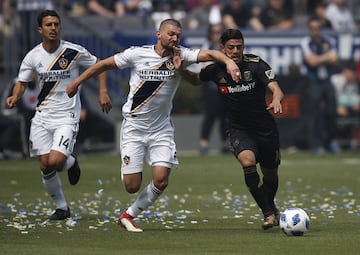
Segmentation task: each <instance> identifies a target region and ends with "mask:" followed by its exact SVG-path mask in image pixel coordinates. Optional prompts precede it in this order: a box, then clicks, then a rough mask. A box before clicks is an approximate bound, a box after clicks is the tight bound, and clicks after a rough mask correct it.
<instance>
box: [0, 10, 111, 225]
mask: <svg viewBox="0 0 360 255" xmlns="http://www.w3.org/2000/svg"><path fill="white" fill-rule="evenodd" d="M37 21H38V32H39V33H40V35H41V36H42V43H40V44H38V45H37V46H35V47H34V48H33V49H32V50H30V51H29V52H28V53H27V54H26V56H25V58H24V59H23V61H22V63H21V66H20V70H19V74H18V82H17V83H16V84H15V86H14V89H13V93H12V95H11V96H10V97H8V98H7V100H6V102H7V105H8V107H9V108H12V107H14V106H15V105H16V102H17V101H18V100H19V99H20V97H21V96H22V95H23V94H24V91H25V89H26V87H27V85H28V84H29V83H30V82H31V80H32V75H33V73H34V72H35V73H36V75H37V77H38V79H39V82H38V83H39V84H40V86H41V88H40V93H39V95H38V104H37V107H36V113H35V115H34V117H33V119H32V121H31V127H30V137H29V141H30V142H29V144H30V156H31V157H34V156H38V158H39V161H40V169H41V173H42V180H43V184H44V186H45V189H46V191H47V192H48V193H49V195H50V197H51V198H52V199H53V200H54V202H55V205H56V210H55V211H54V213H53V214H52V215H51V216H50V217H49V219H50V220H64V219H67V218H69V217H70V208H69V207H68V204H67V202H66V200H65V197H64V194H63V191H62V185H61V180H60V178H59V176H58V175H57V172H61V171H67V172H68V179H69V182H70V184H71V185H75V184H77V183H78V181H79V178H80V167H79V165H78V162H77V159H76V157H75V156H74V155H73V154H72V151H73V147H74V143H75V141H76V135H77V133H78V126H79V115H80V110H81V102H80V97H79V94H78V93H77V94H76V96H75V97H73V98H69V97H68V96H67V94H66V91H65V90H66V86H67V85H68V84H69V83H70V82H71V81H72V80H73V79H75V78H76V77H77V76H78V75H79V66H83V67H85V68H87V67H89V66H91V65H94V64H95V63H96V62H97V58H96V57H95V56H93V55H91V54H90V53H89V52H88V51H87V50H86V49H85V48H83V47H81V46H80V45H76V44H72V43H70V42H67V41H63V40H61V39H60V34H61V21H60V17H59V15H58V14H57V13H56V12H55V11H52V10H46V11H43V12H41V13H40V14H39V15H38V18H37ZM99 83H100V85H99V103H100V105H101V107H102V110H103V112H108V111H109V110H110V109H111V107H112V106H111V101H110V98H109V96H108V94H107V87H106V75H105V74H103V75H101V76H99Z"/></svg>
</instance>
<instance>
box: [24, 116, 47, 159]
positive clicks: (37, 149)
mask: <svg viewBox="0 0 360 255" xmlns="http://www.w3.org/2000/svg"><path fill="white" fill-rule="evenodd" d="M52 143H53V130H51V129H49V128H48V127H46V126H45V125H43V124H40V123H37V122H34V121H32V123H31V126H30V135H29V152H30V157H35V156H40V155H44V154H49V153H50V150H51V146H52Z"/></svg>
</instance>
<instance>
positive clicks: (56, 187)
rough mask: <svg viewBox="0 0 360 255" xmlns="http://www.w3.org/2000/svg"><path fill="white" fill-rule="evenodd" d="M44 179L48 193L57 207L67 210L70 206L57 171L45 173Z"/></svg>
mask: <svg viewBox="0 0 360 255" xmlns="http://www.w3.org/2000/svg"><path fill="white" fill-rule="evenodd" d="M42 181H43V184H44V187H45V189H46V191H47V193H48V194H49V195H50V197H51V198H52V199H53V200H54V202H55V205H56V209H63V210H67V208H68V206H67V203H66V200H65V197H64V193H63V191H62V185H61V180H60V178H59V176H58V175H57V174H56V172H55V171H54V172H51V173H50V174H47V175H43V176H42Z"/></svg>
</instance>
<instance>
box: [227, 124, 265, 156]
mask: <svg viewBox="0 0 360 255" xmlns="http://www.w3.org/2000/svg"><path fill="white" fill-rule="evenodd" d="M229 140H230V145H231V150H232V152H233V154H234V156H235V157H236V158H238V156H239V154H240V152H242V151H248V150H249V151H252V152H253V154H254V155H255V156H256V155H257V153H258V146H257V143H256V140H255V139H254V137H253V136H252V135H250V134H249V133H248V132H247V131H244V130H237V129H230V130H229Z"/></svg>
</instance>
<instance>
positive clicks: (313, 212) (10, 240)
mask: <svg viewBox="0 0 360 255" xmlns="http://www.w3.org/2000/svg"><path fill="white" fill-rule="evenodd" d="M179 160H180V166H179V168H178V169H173V171H172V173H171V176H170V183H169V187H168V188H167V190H166V192H165V193H164V194H163V195H162V196H161V197H160V199H159V200H158V201H157V202H156V203H155V204H154V206H152V207H150V208H149V209H148V210H147V211H145V212H144V213H143V214H141V215H140V216H139V218H138V226H139V227H141V228H143V229H144V232H143V233H129V232H127V231H125V230H124V229H122V228H119V227H118V226H117V225H116V219H117V217H118V216H119V214H120V211H121V210H124V209H125V208H126V207H127V206H128V205H129V203H130V202H131V201H133V200H134V199H135V195H129V194H127V193H126V192H125V191H124V189H123V187H122V184H121V181H120V170H119V168H120V158H119V156H118V155H113V154H111V153H109V154H85V155H84V156H81V157H80V158H79V163H80V166H81V168H82V176H81V179H80V182H79V184H78V185H76V186H71V185H70V184H68V181H67V174H66V173H61V174H60V176H61V179H62V183H63V189H64V193H65V196H66V198H67V200H68V202H69V204H70V206H71V209H72V214H73V221H69V222H66V221H61V222H50V223H49V222H46V221H45V220H46V218H47V217H48V215H49V214H50V213H51V211H52V210H53V209H54V205H53V203H52V201H51V199H50V198H49V197H48V196H47V194H46V193H45V190H44V188H43V186H42V183H41V178H40V173H39V168H38V162H37V161H36V160H28V159H26V160H14V161H9V160H7V161H0V174H1V178H0V254H3V255H7V254H14V255H15V254H16V255H22V254H36V255H43V254H44V255H45V254H46V255H47V254H51V255H58V254H59V255H78V254H79V255H82V254H84V255H92V254H106V255H112V254H137V255H141V254H156V255H161V254H182V255H183V254H186V255H193V254H195V255H196V254H214V255H215V254H249V255H256V254H261V255H264V254H266V255H272V254H276V255H282V254H286V255H288V254H292V255H294V254H295V255H296V254H301V255H303V254H311V255H313V254H316V255H319V254H328V255H332V254H344V255H345V254H346V255H355V254H360V202H359V200H360V155H359V154H353V153H341V154H339V155H323V156H319V157H312V156H311V155H310V154H308V153H305V152H299V153H295V154H286V153H283V155H282V164H281V166H280V170H279V174H280V187H279V191H278V195H277V204H278V206H279V208H280V209H282V210H283V209H284V208H286V207H290V206H298V207H301V208H303V209H305V210H306V211H307V213H308V214H309V216H310V220H311V222H310V229H309V231H308V232H307V233H306V234H305V236H303V237H288V236H286V235H284V234H283V233H282V232H281V231H280V229H279V228H278V227H276V228H273V229H270V230H267V231H263V230H262V229H261V228H260V224H261V218H262V217H261V213H260V211H259V210H258V208H257V206H256V205H255V204H254V201H253V199H252V197H250V194H249V192H248V190H247V189H246V187H245V184H244V179H243V175H242V169H241V167H240V165H239V163H238V162H237V161H236V160H235V158H234V157H233V156H231V155H212V156H208V157H201V156H197V155H185V154H183V155H182V154H181V153H179ZM143 180H144V181H143V186H144V185H146V184H148V183H149V180H150V171H149V167H147V166H146V167H145V170H144V179H143Z"/></svg>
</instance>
